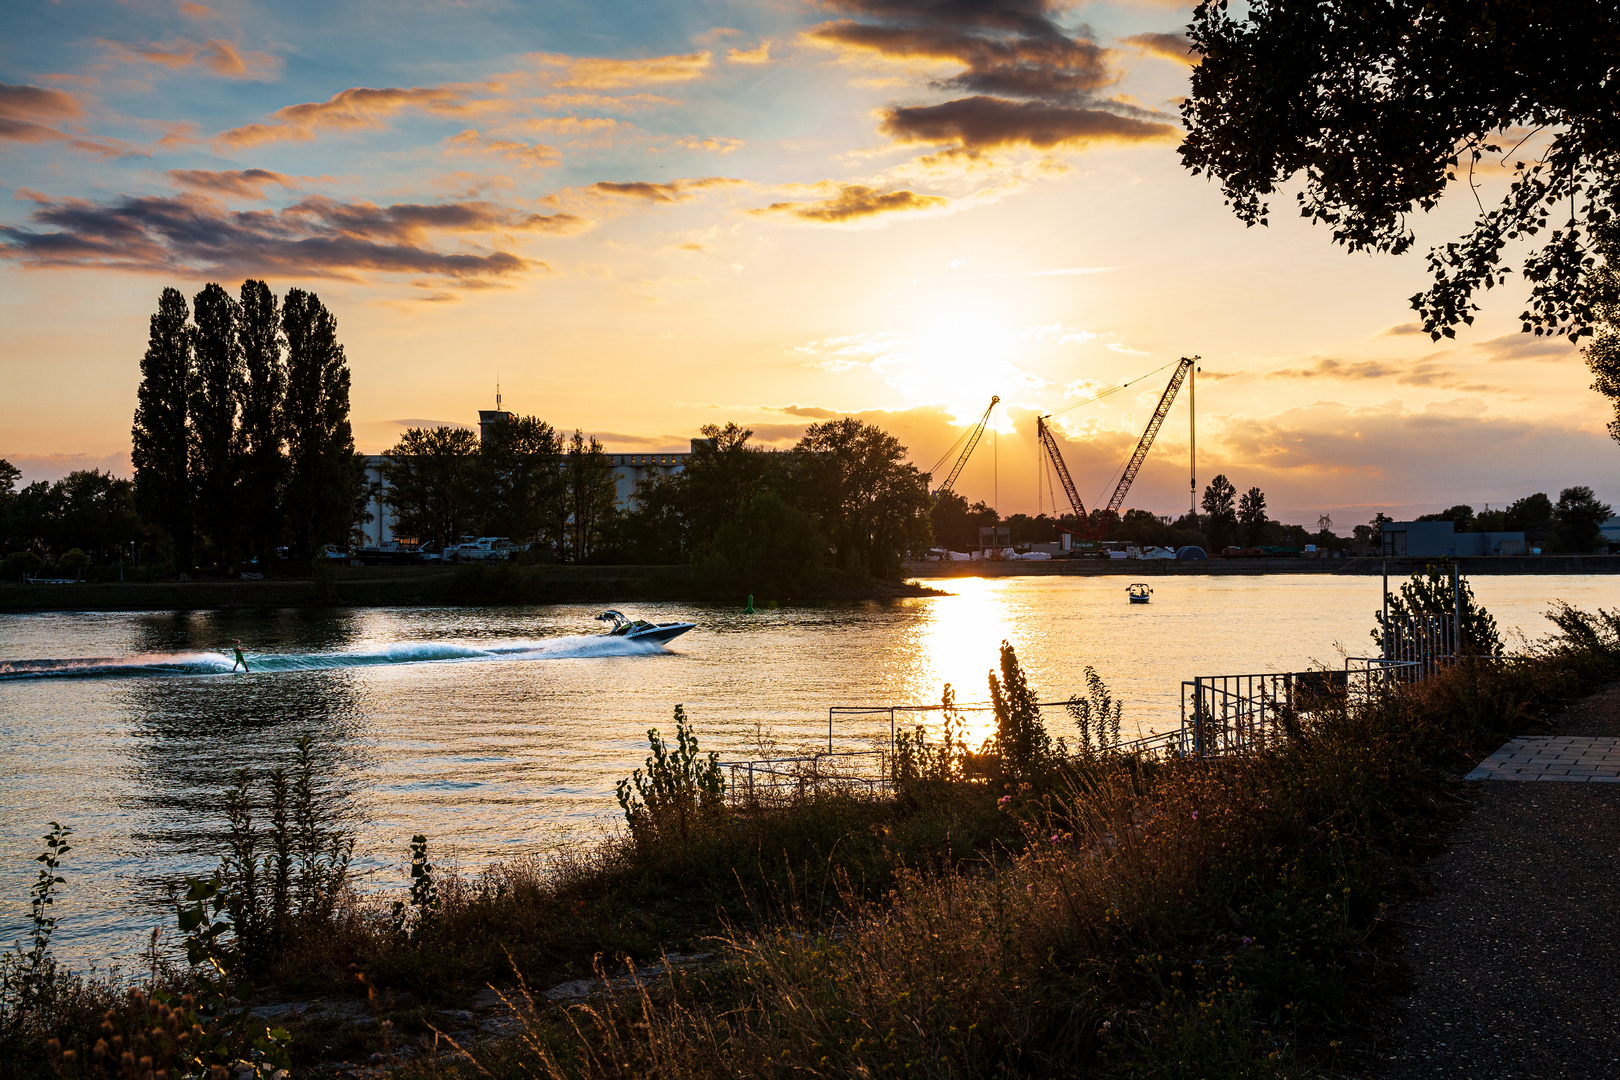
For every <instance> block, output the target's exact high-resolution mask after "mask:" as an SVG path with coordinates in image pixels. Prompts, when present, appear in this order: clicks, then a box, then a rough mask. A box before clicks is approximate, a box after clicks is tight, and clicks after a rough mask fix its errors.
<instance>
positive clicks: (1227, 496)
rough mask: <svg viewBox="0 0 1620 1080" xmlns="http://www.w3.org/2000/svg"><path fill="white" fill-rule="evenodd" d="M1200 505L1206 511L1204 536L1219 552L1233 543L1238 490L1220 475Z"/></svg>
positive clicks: (1211, 482) (1224, 476)
mask: <svg viewBox="0 0 1620 1080" xmlns="http://www.w3.org/2000/svg"><path fill="white" fill-rule="evenodd" d="M1199 505H1200V506H1201V507H1202V508H1203V511H1204V514H1203V519H1202V522H1203V526H1204V535H1205V536H1206V537H1207V538H1208V539H1209V546H1210V547H1211V548H1212V549H1213V550H1214V551H1216V552H1219V551H1221V550H1222V549H1223V548H1225V547H1226V545H1227V544H1228V543H1229V542H1230V541H1231V539H1232V531H1233V530H1234V529H1236V528H1237V488H1235V487H1233V486H1232V481H1230V480H1228V479H1227V478H1226V474H1225V473H1219V474H1217V475H1216V477H1215V479H1213V480H1211V481H1210V482H1209V486H1208V487H1206V488H1204V498H1203V501H1202V502H1201V503H1200V504H1199Z"/></svg>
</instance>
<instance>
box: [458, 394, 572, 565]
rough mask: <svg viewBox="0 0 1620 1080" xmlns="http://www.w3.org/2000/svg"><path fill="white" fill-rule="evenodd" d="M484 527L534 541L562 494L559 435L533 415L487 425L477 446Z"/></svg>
mask: <svg viewBox="0 0 1620 1080" xmlns="http://www.w3.org/2000/svg"><path fill="white" fill-rule="evenodd" d="M478 458H479V470H480V471H479V489H480V491H481V496H480V498H481V500H482V502H483V507H484V522H485V524H484V528H485V529H487V530H488V532H489V533H490V534H491V535H495V536H508V537H512V538H513V539H516V540H519V541H533V540H536V539H538V538H539V536H540V534H541V533H542V532H543V531H544V530H545V526H546V521H547V520H548V519H549V518H550V517H552V516H554V514H555V510H554V509H553V508H554V507H555V505H556V504H557V503H558V502H560V501H561V500H562V498H563V492H564V488H565V481H564V478H563V474H562V469H561V468H560V465H561V458H562V440H561V439H560V438H558V436H557V432H556V431H555V430H554V429H553V428H552V426H551V425H550V424H548V423H546V422H545V421H544V420H541V419H540V418H539V417H536V416H515V417H513V418H512V419H510V420H506V421H502V422H500V423H497V424H494V425H492V426H491V427H490V428H489V430H488V432H487V434H486V435H485V438H484V442H483V444H482V445H481V446H480V447H479V448H478Z"/></svg>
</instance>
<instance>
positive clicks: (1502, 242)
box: [1180, 0, 1620, 337]
mask: <svg viewBox="0 0 1620 1080" xmlns="http://www.w3.org/2000/svg"><path fill="white" fill-rule="evenodd" d="M1189 34H1190V36H1191V37H1192V40H1193V42H1194V45H1195V47H1196V48H1197V49H1198V51H1199V52H1201V53H1202V59H1201V62H1200V63H1199V64H1198V65H1197V66H1196V67H1194V68H1193V72H1192V92H1191V95H1190V96H1189V98H1188V99H1187V101H1186V103H1185V104H1184V105H1183V106H1182V119H1183V122H1184V124H1185V126H1186V128H1187V138H1186V139H1185V140H1184V141H1183V142H1182V144H1181V147H1180V153H1181V157H1182V161H1183V163H1184V164H1185V165H1187V166H1188V167H1189V168H1191V169H1192V170H1193V171H1194V172H1195V173H1205V172H1207V173H1209V174H1210V175H1211V176H1214V177H1218V178H1219V179H1220V181H1221V183H1222V186H1223V188H1224V189H1225V194H1226V198H1227V202H1228V204H1229V205H1230V206H1232V208H1233V210H1234V211H1235V212H1236V213H1237V215H1238V216H1239V217H1240V218H1241V219H1242V220H1244V221H1245V222H1247V223H1249V224H1251V225H1253V224H1256V223H1259V224H1265V223H1266V221H1267V214H1268V206H1267V200H1268V199H1269V198H1270V197H1271V196H1272V195H1274V194H1275V193H1276V192H1277V191H1278V190H1279V188H1282V187H1285V186H1290V185H1291V184H1292V181H1293V180H1294V178H1296V177H1299V178H1300V181H1301V182H1300V185H1299V186H1300V187H1301V188H1302V190H1300V191H1299V193H1298V194H1297V196H1296V198H1297V200H1298V203H1299V207H1300V212H1301V213H1302V214H1303V215H1305V216H1306V217H1310V218H1312V219H1314V220H1316V221H1319V222H1321V223H1323V224H1326V225H1328V226H1329V227H1331V228H1332V230H1333V239H1334V240H1335V241H1336V242H1337V243H1340V244H1343V245H1345V246H1346V247H1348V248H1349V249H1350V250H1352V251H1359V250H1376V251H1390V252H1396V253H1399V252H1402V251H1405V250H1407V249H1408V248H1409V247H1410V246H1411V244H1412V242H1413V233H1412V228H1411V224H1410V215H1411V212H1412V211H1413V210H1414V209H1418V210H1423V211H1427V210H1430V209H1432V208H1433V207H1434V206H1435V205H1436V204H1437V203H1438V202H1439V200H1440V197H1441V195H1442V194H1443V193H1444V192H1445V190H1446V188H1447V187H1448V186H1451V185H1452V184H1453V182H1454V181H1455V180H1456V177H1457V174H1458V172H1459V171H1461V169H1463V168H1466V169H1468V170H1469V171H1470V173H1471V172H1472V169H1473V166H1474V164H1475V163H1476V162H1481V161H1483V160H1485V159H1486V158H1490V159H1492V161H1493V164H1494V162H1495V159H1498V158H1501V159H1502V161H1503V162H1504V163H1505V162H1506V161H1507V160H1508V159H1509V157H1510V156H1511V155H1512V154H1514V153H1515V152H1516V151H1517V149H1518V145H1522V143H1523V141H1524V140H1523V139H1520V140H1519V143H1518V144H1517V145H1515V144H1510V143H1508V142H1507V139H1506V138H1504V137H1503V136H1504V133H1507V132H1512V131H1516V130H1517V131H1522V132H1526V133H1528V135H1527V136H1526V137H1529V136H1534V135H1537V134H1543V135H1545V137H1546V140H1547V142H1546V146H1545V148H1537V149H1536V150H1535V151H1533V152H1532V153H1529V154H1526V155H1525V156H1526V157H1527V158H1530V159H1531V160H1532V162H1533V163H1532V164H1529V165H1528V166H1527V165H1526V164H1525V163H1524V162H1523V161H1516V162H1514V165H1513V180H1512V186H1511V189H1510V190H1509V192H1508V194H1507V195H1506V197H1505V198H1504V199H1503V200H1502V202H1501V203H1499V204H1498V205H1497V206H1495V207H1492V208H1490V209H1486V208H1485V207H1483V206H1481V208H1480V212H1479V215H1478V217H1477V218H1476V219H1475V222H1474V227H1473V229H1472V231H1471V232H1470V233H1469V234H1468V235H1467V236H1465V237H1463V238H1462V239H1461V240H1460V241H1457V242H1454V243H1450V244H1447V245H1445V246H1444V247H1438V248H1435V249H1433V250H1431V251H1430V253H1429V270H1430V273H1431V274H1432V275H1433V282H1432V284H1431V285H1430V287H1429V289H1428V290H1427V291H1426V292H1423V293H1419V294H1418V295H1417V296H1415V297H1413V298H1412V306H1413V307H1414V308H1415V309H1416V310H1417V311H1418V312H1419V313H1420V314H1421V315H1422V318H1423V326H1424V329H1425V330H1427V331H1429V332H1430V333H1431V334H1433V335H1434V336H1435V337H1439V336H1440V335H1442V334H1444V335H1447V336H1451V335H1452V334H1453V333H1454V332H1455V331H1454V328H1455V327H1456V326H1457V324H1458V323H1466V322H1472V321H1473V314H1472V313H1473V311H1474V310H1476V305H1475V304H1473V303H1472V297H1473V295H1474V293H1475V292H1476V291H1477V290H1478V289H1479V288H1481V287H1484V288H1490V287H1492V286H1494V285H1496V284H1497V283H1499V282H1500V281H1501V280H1502V278H1503V277H1504V276H1505V275H1506V274H1507V273H1508V272H1509V268H1508V267H1505V266H1503V265H1502V256H1503V250H1504V248H1506V247H1507V246H1508V245H1509V244H1510V243H1511V242H1513V241H1516V240H1519V241H1522V240H1524V239H1525V238H1528V237H1536V241H1535V242H1538V243H1540V244H1541V246H1540V248H1539V249H1537V248H1533V247H1532V248H1531V249H1530V251H1529V252H1528V254H1527V255H1526V257H1525V260H1524V264H1523V273H1524V277H1525V280H1526V281H1527V282H1528V283H1529V285H1530V305H1529V309H1528V310H1527V311H1525V313H1524V314H1523V316H1522V320H1523V323H1524V328H1525V329H1526V330H1531V329H1534V330H1535V331H1536V332H1537V333H1569V334H1570V335H1571V336H1572V337H1580V336H1581V335H1583V334H1585V333H1588V332H1589V328H1590V327H1591V325H1592V323H1593V320H1594V315H1595V299H1596V298H1595V296H1594V293H1593V287H1592V286H1593V282H1592V271H1593V270H1594V269H1595V267H1596V265H1597V264H1596V260H1594V259H1593V258H1592V253H1591V246H1590V244H1591V231H1592V229H1593V228H1594V227H1601V226H1602V225H1604V224H1605V223H1606V222H1607V221H1608V220H1609V218H1610V216H1611V214H1612V212H1613V211H1614V210H1615V209H1616V207H1615V205H1614V202H1615V199H1616V192H1617V191H1620V133H1617V131H1616V127H1615V124H1614V87H1615V85H1616V80H1617V79H1620V8H1616V6H1615V5H1614V3H1613V2H1612V0H1495V2H1492V3H1488V4H1483V3H1477V2H1473V0H1386V2H1384V3H1378V4H1362V3H1356V2H1353V0H1321V2H1314V3H1300V2H1297V0H1274V2H1262V3H1252V4H1244V5H1233V6H1232V7H1231V8H1230V9H1229V8H1228V6H1227V5H1226V4H1225V3H1204V4H1201V5H1200V6H1199V7H1198V9H1197V12H1196V13H1195V14H1194V16H1193V22H1192V25H1191V26H1190V27H1189ZM1536 159H1539V160H1536ZM1554 218H1556V220H1557V222H1558V224H1557V225H1556V226H1555V227H1553V228H1552V229H1551V230H1550V231H1546V230H1547V225H1548V222H1549V220H1551V219H1554Z"/></svg>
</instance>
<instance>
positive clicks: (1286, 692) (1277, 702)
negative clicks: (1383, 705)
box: [1180, 670, 1348, 757]
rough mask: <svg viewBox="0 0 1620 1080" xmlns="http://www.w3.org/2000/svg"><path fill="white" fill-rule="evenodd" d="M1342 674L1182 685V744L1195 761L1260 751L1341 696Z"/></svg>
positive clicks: (1271, 675) (1227, 678) (1213, 679)
mask: <svg viewBox="0 0 1620 1080" xmlns="http://www.w3.org/2000/svg"><path fill="white" fill-rule="evenodd" d="M1347 681H1348V680H1347V676H1346V675H1345V674H1344V673H1343V672H1338V671H1331V670H1321V671H1274V672H1265V673H1262V674H1253V675H1200V676H1197V677H1196V678H1193V679H1191V680H1189V681H1186V682H1183V683H1182V684H1181V744H1180V750H1181V752H1182V753H1184V754H1192V755H1196V756H1200V757H1207V756H1213V755H1217V754H1235V753H1245V752H1247V751H1250V750H1263V749H1265V747H1266V746H1268V745H1269V744H1270V743H1272V742H1274V741H1276V740H1277V738H1279V737H1280V736H1281V735H1282V733H1283V731H1284V729H1285V728H1286V727H1287V726H1288V725H1290V724H1293V723H1295V722H1296V721H1297V720H1298V718H1299V716H1300V715H1301V714H1302V713H1308V712H1311V711H1313V710H1316V709H1320V708H1322V707H1323V706H1325V705H1328V704H1330V703H1331V702H1333V701H1335V700H1336V699H1339V698H1342V697H1343V695H1344V693H1345V686H1346V684H1347Z"/></svg>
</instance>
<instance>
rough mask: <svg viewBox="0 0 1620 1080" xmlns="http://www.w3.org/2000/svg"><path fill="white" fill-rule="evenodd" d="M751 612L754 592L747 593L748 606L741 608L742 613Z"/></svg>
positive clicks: (752, 610) (748, 613)
mask: <svg viewBox="0 0 1620 1080" xmlns="http://www.w3.org/2000/svg"><path fill="white" fill-rule="evenodd" d="M753 613H754V594H753V593H749V594H748V606H747V607H745V608H743V614H744V615H752V614H753Z"/></svg>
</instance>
